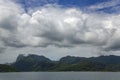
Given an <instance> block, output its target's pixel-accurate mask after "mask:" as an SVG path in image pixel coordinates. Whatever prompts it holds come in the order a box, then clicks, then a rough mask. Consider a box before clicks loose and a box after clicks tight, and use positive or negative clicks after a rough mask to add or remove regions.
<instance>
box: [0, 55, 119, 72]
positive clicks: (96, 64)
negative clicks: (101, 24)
mask: <svg viewBox="0 0 120 80" xmlns="http://www.w3.org/2000/svg"><path fill="white" fill-rule="evenodd" d="M11 71H21V72H22V71H120V56H114V55H110V56H99V57H91V58H85V57H74V56H66V57H62V58H61V59H60V60H59V61H52V60H50V59H49V58H46V57H45V56H40V55H34V54H29V55H27V56H25V55H23V54H20V55H19V56H18V57H17V59H16V61H15V62H14V63H12V64H9V65H0V72H11Z"/></svg>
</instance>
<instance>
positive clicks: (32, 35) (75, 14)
mask: <svg viewBox="0 0 120 80" xmlns="http://www.w3.org/2000/svg"><path fill="white" fill-rule="evenodd" d="M119 33H120V15H119V14H107V13H101V14H98V13H92V12H91V13H85V12H83V11H82V10H80V9H77V8H62V7H60V6H59V5H46V6H42V7H39V8H37V9H34V10H33V9H30V10H29V11H28V13H26V12H25V11H24V9H23V8H22V7H21V6H20V5H18V4H16V3H14V2H12V1H11V0H0V43H1V45H0V46H1V47H6V48H7V47H15V48H23V47H47V46H51V45H54V46H56V47H77V46H84V45H85V46H86V45H88V46H90V47H91V46H92V47H99V48H100V49H101V50H103V51H111V50H120V34H119ZM1 49H2V50H3V48H0V52H2V50H1Z"/></svg>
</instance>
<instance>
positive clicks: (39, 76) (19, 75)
mask: <svg viewBox="0 0 120 80" xmlns="http://www.w3.org/2000/svg"><path fill="white" fill-rule="evenodd" d="M0 80H120V72H15V73H0Z"/></svg>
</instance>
